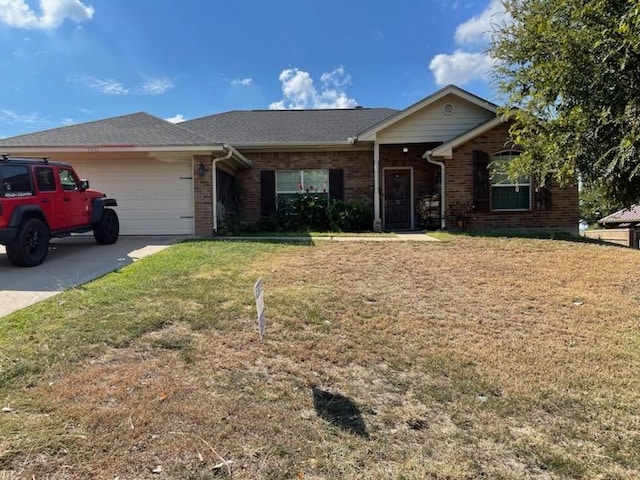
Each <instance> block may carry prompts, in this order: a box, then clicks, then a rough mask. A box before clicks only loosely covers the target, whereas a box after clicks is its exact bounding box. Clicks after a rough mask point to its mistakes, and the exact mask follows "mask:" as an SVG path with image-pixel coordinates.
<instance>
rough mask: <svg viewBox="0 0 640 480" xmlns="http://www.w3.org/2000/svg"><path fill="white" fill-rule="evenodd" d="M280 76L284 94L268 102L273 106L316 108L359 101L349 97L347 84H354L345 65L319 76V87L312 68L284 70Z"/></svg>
mask: <svg viewBox="0 0 640 480" xmlns="http://www.w3.org/2000/svg"><path fill="white" fill-rule="evenodd" d="M278 79H279V80H280V83H281V84H282V93H283V95H284V98H283V99H282V100H279V101H277V102H272V103H271V104H270V105H269V109H271V110H285V109H294V110H300V109H313V108H353V107H355V106H356V105H357V104H358V103H357V102H356V101H355V100H354V99H353V98H349V97H348V96H347V94H346V92H345V91H344V87H346V86H347V85H349V84H351V76H350V75H348V74H347V73H346V72H345V70H344V68H343V67H339V68H336V69H335V70H333V71H332V72H328V73H323V74H322V75H321V76H320V81H321V82H322V88H321V90H320V91H318V90H317V89H316V87H315V86H314V84H313V79H312V78H311V75H310V74H309V72H305V71H303V70H299V69H297V68H288V69H285V70H283V71H282V72H281V73H280V75H279V77H278Z"/></svg>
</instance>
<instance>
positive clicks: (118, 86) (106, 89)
mask: <svg viewBox="0 0 640 480" xmlns="http://www.w3.org/2000/svg"><path fill="white" fill-rule="evenodd" d="M72 81H75V82H79V83H81V84H83V85H85V86H86V87H89V88H93V89H95V90H98V91H100V92H101V93H104V94H106V95H126V94H128V93H129V89H128V88H126V87H125V86H124V85H123V84H122V83H121V82H118V81H117V80H113V79H107V80H101V79H99V78H96V77H92V76H90V75H80V76H78V77H75V78H73V79H72Z"/></svg>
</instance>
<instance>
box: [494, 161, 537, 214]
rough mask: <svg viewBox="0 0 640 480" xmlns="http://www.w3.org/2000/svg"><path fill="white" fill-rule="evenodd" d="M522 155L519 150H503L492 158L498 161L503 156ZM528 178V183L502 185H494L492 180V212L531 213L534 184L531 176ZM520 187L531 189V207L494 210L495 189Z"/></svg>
mask: <svg viewBox="0 0 640 480" xmlns="http://www.w3.org/2000/svg"><path fill="white" fill-rule="evenodd" d="M520 153H522V152H520V151H519V150H501V151H499V152H496V153H494V154H492V155H491V158H493V159H496V158H498V157H501V156H505V157H506V156H508V157H516V156H517V155H519V154H520ZM526 177H527V178H528V179H529V181H528V182H527V183H500V184H497V183H493V178H490V182H491V183H490V185H489V190H490V195H491V197H490V199H489V204H490V206H491V211H492V212H528V211H530V210H531V209H532V207H533V182H532V180H531V175H526ZM518 187H528V188H529V206H528V207H527V208H493V189H494V188H518Z"/></svg>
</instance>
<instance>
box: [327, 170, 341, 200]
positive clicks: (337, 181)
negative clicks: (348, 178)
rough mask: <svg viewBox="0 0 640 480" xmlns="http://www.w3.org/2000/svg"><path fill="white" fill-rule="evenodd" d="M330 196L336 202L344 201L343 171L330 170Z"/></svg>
mask: <svg viewBox="0 0 640 480" xmlns="http://www.w3.org/2000/svg"><path fill="white" fill-rule="evenodd" d="M329 195H330V196H331V198H333V199H334V200H344V171H343V170H339V169H335V170H329Z"/></svg>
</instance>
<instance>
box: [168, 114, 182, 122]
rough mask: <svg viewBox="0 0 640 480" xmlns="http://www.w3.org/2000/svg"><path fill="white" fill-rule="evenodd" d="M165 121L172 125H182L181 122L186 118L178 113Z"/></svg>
mask: <svg viewBox="0 0 640 480" xmlns="http://www.w3.org/2000/svg"><path fill="white" fill-rule="evenodd" d="M165 120H166V121H167V122H171V123H181V122H184V120H185V118H184V116H183V115H182V114H181V113H178V114H177V115H175V116H173V117H169V118H165Z"/></svg>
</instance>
